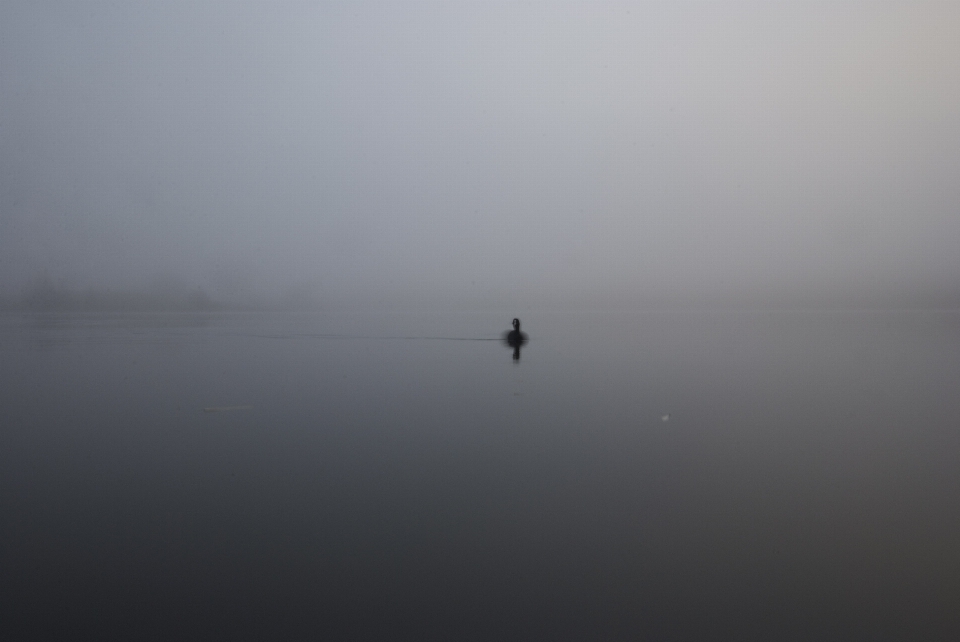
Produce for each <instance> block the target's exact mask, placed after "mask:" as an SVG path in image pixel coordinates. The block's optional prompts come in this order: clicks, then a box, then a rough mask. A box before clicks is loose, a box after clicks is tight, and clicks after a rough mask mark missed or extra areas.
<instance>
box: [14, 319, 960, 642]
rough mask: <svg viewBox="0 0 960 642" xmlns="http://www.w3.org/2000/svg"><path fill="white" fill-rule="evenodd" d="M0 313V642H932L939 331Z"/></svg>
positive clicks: (944, 572) (959, 565)
mask: <svg viewBox="0 0 960 642" xmlns="http://www.w3.org/2000/svg"><path fill="white" fill-rule="evenodd" d="M516 314H517V313H515V312H511V311H505V312H503V313H489V314H466V313H464V314H440V313H438V314H432V315H427V314H399V313H398V314H360V313H357V314H346V313H342V314H333V313H329V314H328V313H288V314H279V313H206V314H172V313H171V314H139V315H136V314H90V315H84V314H60V315H57V314H22V313H6V314H3V315H0V502H2V504H0V509H2V514H0V587H2V594H0V598H2V602H3V606H0V612H2V613H3V615H2V621H3V622H4V624H3V626H4V628H6V629H7V630H8V631H18V632H19V634H18V635H17V636H15V638H25V637H47V638H53V639H73V638H85V639H96V638H104V639H105V638H115V639H123V638H130V639H133V638H136V639H157V640H165V639H204V640H216V639H223V640H235V639H283V640H287V639H333V640H348V639H363V640H391V639H400V638H403V639H417V640H529V639H571V640H574V639H575V640H582V639H610V640H613V639H623V640H635V639H657V640H668V639H681V640H703V639H742V640H771V639H778V640H790V639H796V640H810V639H818V640H857V639H862V640H866V639H869V640H881V639H888V640H902V639H950V638H953V639H957V636H960V608H958V605H960V313H957V312H950V311H894V312H889V311H887V312H871V311H866V312H864V311H856V312H855V311H791V312H721V311H710V312H692V311H684V312H641V313H612V312H611V313H600V312H597V313H545V312H544V313H537V312H527V313H522V314H520V317H521V318H522V321H523V330H524V331H525V332H527V333H528V334H529V335H530V341H529V343H528V344H527V345H525V346H524V347H523V348H522V350H521V354H520V355H519V359H518V360H514V358H513V350H512V349H511V348H509V347H508V346H506V345H504V343H503V341H502V339H501V337H502V334H503V333H504V332H505V331H507V330H509V329H510V321H511V319H512V318H513V316H515V315H516Z"/></svg>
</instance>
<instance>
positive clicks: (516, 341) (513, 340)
mask: <svg viewBox="0 0 960 642" xmlns="http://www.w3.org/2000/svg"><path fill="white" fill-rule="evenodd" d="M505 338H506V340H507V343H509V344H510V345H511V346H512V345H523V344H524V343H526V341H527V335H526V334H525V333H523V332H520V319H514V320H513V330H511V331H510V332H507V336H506V337H505Z"/></svg>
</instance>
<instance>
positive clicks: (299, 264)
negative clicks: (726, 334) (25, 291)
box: [0, 0, 960, 306]
mask: <svg viewBox="0 0 960 642" xmlns="http://www.w3.org/2000/svg"><path fill="white" fill-rule="evenodd" d="M319 4H321V3H298V4H294V3H266V2H264V3H244V4H240V3H220V2H207V3H194V2H187V3H175V2H137V3H125V2H116V3H102V4H101V3H93V2H81V3H66V2H65V3H53V2H43V3H40V2H14V1H11V0H7V1H6V2H3V3H0V294H6V295H8V296H12V295H14V294H15V293H17V292H19V291H20V289H21V288H22V287H23V286H24V284H25V283H28V282H29V281H30V280H31V279H35V278H36V275H37V274H40V273H41V272H42V271H44V270H47V271H48V272H49V274H50V275H51V276H52V277H53V278H54V279H57V280H61V281H63V282H66V283H67V284H69V285H71V286H74V287H104V288H124V287H139V286H141V285H142V284H144V283H147V282H149V281H150V280H151V279H155V278H158V277H160V276H163V275H175V276H176V278H179V279H182V280H183V281H185V282H187V283H189V284H190V285H191V287H192V286H200V287H203V288H205V289H206V291H207V292H209V293H210V294H211V295H212V296H213V297H214V298H219V299H223V300H228V301H229V300H240V299H243V298H244V297H267V298H270V297H284V296H293V297H297V296H301V295H302V296H304V297H307V298H313V299H315V300H317V301H320V302H321V303H323V302H327V301H329V302H343V301H349V300H351V299H358V300H359V299H363V300H370V301H374V302H378V303H380V304H385V305H408V304H410V305H421V304H422V305H427V304H436V303H438V302H439V303H440V304H450V305H461V304H462V305H473V306H496V305H567V304H570V305H574V304H579V303H583V302H587V303H591V302H593V303H597V302H606V303H609V302H616V301H627V302H641V303H642V302H644V301H660V302H663V301H667V302H669V301H676V300H684V299H694V300H704V301H713V302H716V301H724V300H728V301H740V300H743V301H812V300H829V301H839V302H847V301H867V302H871V301H877V302H890V301H893V302H903V301H908V302H910V303H911V304H918V303H919V304H923V303H929V304H942V303H944V302H948V303H951V304H955V303H957V302H958V301H960V4H958V3H953V2H944V3H932V2H913V3H903V4H893V3H872V2H871V3H853V2H824V3H820V2H799V1H798V2H762V3H759V2H758V3H727V2H702V3H692V2H688V3H644V4H639V3H628V4H622V5H618V4H612V3H587V2H582V3H562V4H561V3H512V2H511V3H490V2H483V3H464V2H447V3H416V4H414V3H377V4H375V3H363V2H349V3H342V4H327V3H324V4H322V6H315V5H319Z"/></svg>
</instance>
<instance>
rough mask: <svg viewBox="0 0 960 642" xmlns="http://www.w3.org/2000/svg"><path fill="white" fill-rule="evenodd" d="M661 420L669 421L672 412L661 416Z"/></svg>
mask: <svg viewBox="0 0 960 642" xmlns="http://www.w3.org/2000/svg"><path fill="white" fill-rule="evenodd" d="M660 421H662V422H663V423H667V422H668V421H670V413H669V412H668V413H667V414H665V415H663V416H662V417H660Z"/></svg>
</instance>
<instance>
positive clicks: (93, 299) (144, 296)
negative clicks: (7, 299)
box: [10, 272, 220, 311]
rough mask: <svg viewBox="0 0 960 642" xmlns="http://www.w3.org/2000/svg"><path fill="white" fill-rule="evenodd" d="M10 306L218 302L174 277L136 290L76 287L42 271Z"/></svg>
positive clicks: (157, 306) (192, 306)
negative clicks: (54, 279)
mask: <svg viewBox="0 0 960 642" xmlns="http://www.w3.org/2000/svg"><path fill="white" fill-rule="evenodd" d="M10 307H19V308H21V309H26V310H34V311H71V310H75V311H96V310H104V311H106V310H126V311H163V310H170V311H203V310H215V309H219V307H220V306H219V305H218V304H217V303H216V302H214V301H213V299H211V298H210V296H209V295H208V294H207V293H206V292H204V291H203V289H202V288H199V287H196V288H189V287H187V286H186V285H185V284H183V283H182V282H180V281H178V280H176V279H169V278H168V279H164V280H158V281H157V282H155V283H153V284H151V285H150V286H148V287H146V288H143V289H139V290H110V289H96V288H86V289H84V290H79V291H78V290H74V289H72V288H69V287H67V286H66V285H64V284H63V283H55V282H54V281H53V279H51V278H50V275H49V274H48V273H47V272H44V273H43V274H42V275H40V276H39V277H37V278H36V279H35V280H34V281H33V282H32V283H30V284H29V285H27V286H26V287H24V288H23V290H22V292H21V295H20V301H19V305H14V306H10Z"/></svg>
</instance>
